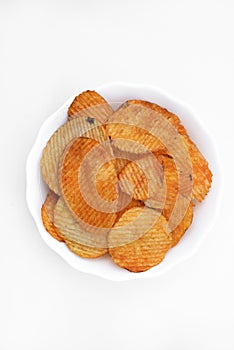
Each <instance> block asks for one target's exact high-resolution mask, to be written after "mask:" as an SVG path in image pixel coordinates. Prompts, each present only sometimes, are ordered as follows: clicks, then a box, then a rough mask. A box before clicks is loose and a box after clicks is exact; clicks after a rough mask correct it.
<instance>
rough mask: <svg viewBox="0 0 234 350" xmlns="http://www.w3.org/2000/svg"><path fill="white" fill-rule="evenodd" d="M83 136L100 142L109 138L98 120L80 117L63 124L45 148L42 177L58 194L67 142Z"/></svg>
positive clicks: (42, 160)
mask: <svg viewBox="0 0 234 350" xmlns="http://www.w3.org/2000/svg"><path fill="white" fill-rule="evenodd" d="M81 136H84V137H89V138H91V139H94V140H97V141H99V142H104V141H106V140H107V139H108V137H107V134H106V132H105V129H104V127H103V126H102V125H100V124H99V122H97V120H94V121H93V124H92V125H91V124H90V123H89V121H88V118H86V117H85V118H84V117H80V118H78V119H74V120H71V121H70V122H67V123H66V124H65V125H63V126H61V127H60V128H59V129H58V130H57V131H56V132H55V133H54V134H53V135H52V136H51V138H50V139H49V141H48V142H47V144H46V146H45V148H44V150H43V153H42V157H41V172H42V177H43V180H44V181H45V183H46V184H47V185H48V186H49V187H50V189H52V190H53V191H54V192H55V193H56V194H58V195H60V188H59V185H58V181H57V172H58V165H59V160H60V158H61V155H62V153H63V151H64V149H65V147H66V146H67V144H68V143H69V142H70V141H71V140H73V139H75V138H78V137H81Z"/></svg>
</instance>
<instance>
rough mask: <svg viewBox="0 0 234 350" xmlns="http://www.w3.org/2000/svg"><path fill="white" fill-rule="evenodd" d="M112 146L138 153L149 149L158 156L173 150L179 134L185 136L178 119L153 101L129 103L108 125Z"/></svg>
mask: <svg viewBox="0 0 234 350" xmlns="http://www.w3.org/2000/svg"><path fill="white" fill-rule="evenodd" d="M107 131H108V134H109V137H110V138H111V142H112V144H113V145H114V146H115V147H117V148H118V149H120V150H122V151H126V152H131V153H135V154H139V153H145V152H146V151H147V150H148V151H152V152H156V153H158V154H169V153H171V152H172V151H173V149H174V146H175V144H176V138H177V137H178V135H180V134H183V135H186V130H185V128H184V127H183V126H182V125H181V123H180V120H179V118H178V117H177V116H176V115H174V114H173V113H170V112H169V111H167V110H166V109H164V108H161V107H160V106H158V105H155V104H153V103H150V102H145V101H140V100H135V101H134V100H133V101H127V102H125V103H124V104H123V105H121V106H120V108H119V109H118V110H117V111H116V112H114V113H113V115H112V116H111V118H110V119H109V121H108V124H107Z"/></svg>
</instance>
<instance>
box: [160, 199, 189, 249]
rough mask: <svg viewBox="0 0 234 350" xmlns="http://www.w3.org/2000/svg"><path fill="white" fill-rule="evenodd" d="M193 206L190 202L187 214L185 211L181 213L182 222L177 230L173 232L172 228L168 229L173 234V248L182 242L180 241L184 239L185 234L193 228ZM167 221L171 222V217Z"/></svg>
mask: <svg viewBox="0 0 234 350" xmlns="http://www.w3.org/2000/svg"><path fill="white" fill-rule="evenodd" d="M193 206H194V204H193V203H192V202H190V204H189V206H188V208H187V210H186V211H185V212H184V209H183V212H182V213H181V221H180V223H179V224H178V226H177V227H176V228H174V229H173V230H172V231H171V230H170V227H168V231H169V232H171V234H172V238H173V246H175V245H176V244H177V243H178V242H179V241H180V239H181V238H182V237H183V235H184V234H185V232H186V231H187V230H188V228H189V227H190V226H191V224H192V221H193ZM166 219H167V220H168V221H169V219H170V217H166Z"/></svg>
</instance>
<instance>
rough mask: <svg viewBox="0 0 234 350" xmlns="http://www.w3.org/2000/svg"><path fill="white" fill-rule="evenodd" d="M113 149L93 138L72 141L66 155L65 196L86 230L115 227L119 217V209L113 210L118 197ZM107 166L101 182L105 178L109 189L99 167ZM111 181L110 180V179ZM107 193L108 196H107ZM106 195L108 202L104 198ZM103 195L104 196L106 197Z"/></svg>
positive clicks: (63, 165)
mask: <svg viewBox="0 0 234 350" xmlns="http://www.w3.org/2000/svg"><path fill="white" fill-rule="evenodd" d="M108 152H109V150H108V149H107V148H105V146H104V145H103V144H102V145H101V144H99V143H98V142H97V141H95V140H93V139H89V138H79V139H76V140H74V141H72V142H71V144H69V145H68V146H67V148H66V150H65V151H64V153H63V156H62V158H61V161H60V166H59V183H60V188H61V193H62V195H63V198H64V200H65V203H66V205H67V206H68V208H69V210H70V211H71V212H72V213H73V215H74V216H75V218H76V219H77V220H78V222H79V224H80V225H81V226H82V228H84V227H85V229H86V227H87V225H89V226H91V227H93V228H94V229H97V231H98V228H111V227H112V225H113V223H114V222H115V218H116V214H115V211H116V207H113V208H112V210H109V208H110V207H111V204H112V203H111V202H114V204H115V200H116V198H117V181H118V180H117V174H116V171H115V167H114V165H113V162H112V161H110V162H108V156H109V154H108ZM105 163H107V166H106V167H101V170H102V169H104V171H105V173H103V171H101V173H102V174H100V179H102V178H105V181H106V186H105V187H104V188H103V182H102V181H96V180H95V179H97V180H98V178H99V177H98V176H96V175H97V172H96V170H97V168H98V169H100V165H103V164H105ZM108 178H109V179H111V181H107V179H108ZM104 192H105V194H104ZM100 193H103V196H104V197H105V201H104V200H103V199H102V198H100V195H99V194H100ZM103 196H102V197H103Z"/></svg>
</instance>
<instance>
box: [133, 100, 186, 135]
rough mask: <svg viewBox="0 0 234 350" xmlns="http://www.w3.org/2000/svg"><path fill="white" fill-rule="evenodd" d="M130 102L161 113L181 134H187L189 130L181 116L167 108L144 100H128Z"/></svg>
mask: <svg viewBox="0 0 234 350" xmlns="http://www.w3.org/2000/svg"><path fill="white" fill-rule="evenodd" d="M127 102H128V104H135V105H141V106H144V107H146V108H150V109H152V110H154V111H155V112H156V113H158V114H159V115H161V116H162V117H163V118H166V119H167V120H168V121H169V122H170V123H171V124H172V125H173V126H174V127H175V128H176V129H177V131H178V132H179V133H180V134H181V135H187V131H186V129H185V127H184V126H183V125H182V124H181V121H180V118H179V117H178V116H177V115H175V114H174V113H171V112H169V111H168V110H167V109H166V108H162V107H161V106H159V105H157V104H155V103H152V102H148V101H143V100H128V101H127Z"/></svg>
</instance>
